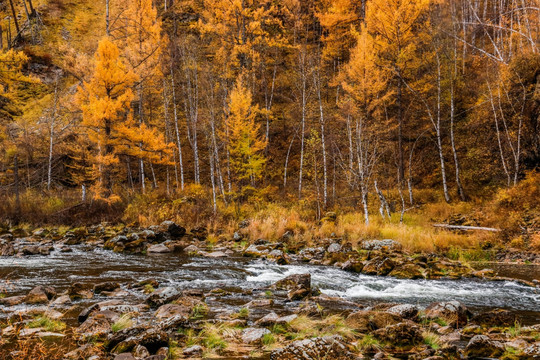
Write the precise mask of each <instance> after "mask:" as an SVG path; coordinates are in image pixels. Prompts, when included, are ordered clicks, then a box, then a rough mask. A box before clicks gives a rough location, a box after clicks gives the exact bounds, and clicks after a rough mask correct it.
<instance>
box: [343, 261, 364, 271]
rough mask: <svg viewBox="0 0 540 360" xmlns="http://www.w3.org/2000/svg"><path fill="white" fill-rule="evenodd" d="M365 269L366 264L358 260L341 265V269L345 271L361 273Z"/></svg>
mask: <svg viewBox="0 0 540 360" xmlns="http://www.w3.org/2000/svg"><path fill="white" fill-rule="evenodd" d="M363 268H364V263H363V262H361V261H358V260H356V259H349V260H347V261H345V262H344V263H343V265H341V269H342V270H345V271H351V272H356V273H359V272H361V271H362V269H363Z"/></svg>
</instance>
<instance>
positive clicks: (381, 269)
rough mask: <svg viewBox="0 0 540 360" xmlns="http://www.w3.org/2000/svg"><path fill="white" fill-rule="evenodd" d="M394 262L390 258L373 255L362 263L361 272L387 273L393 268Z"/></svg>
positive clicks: (382, 274)
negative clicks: (373, 256)
mask: <svg viewBox="0 0 540 360" xmlns="http://www.w3.org/2000/svg"><path fill="white" fill-rule="evenodd" d="M394 266H395V264H394V262H393V261H392V259H390V258H386V257H375V258H374V259H371V260H369V261H367V262H366V263H365V264H364V268H363V269H362V272H363V273H364V274H367V275H381V276H385V275H388V274H389V273H390V272H391V271H392V270H393V269H394Z"/></svg>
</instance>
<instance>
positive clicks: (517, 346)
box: [504, 339, 540, 355]
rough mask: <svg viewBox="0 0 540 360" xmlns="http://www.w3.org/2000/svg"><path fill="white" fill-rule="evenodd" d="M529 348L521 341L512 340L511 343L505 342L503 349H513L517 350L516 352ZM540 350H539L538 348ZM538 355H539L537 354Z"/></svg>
mask: <svg viewBox="0 0 540 360" xmlns="http://www.w3.org/2000/svg"><path fill="white" fill-rule="evenodd" d="M528 346H529V343H528V342H527V341H525V340H523V339H514V340H512V341H507V342H505V343H504V347H505V348H508V347H511V348H513V349H518V350H523V349H525V348H526V347H528ZM539 350H540V348H539ZM539 355H540V353H539Z"/></svg>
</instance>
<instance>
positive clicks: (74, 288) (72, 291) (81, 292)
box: [67, 282, 93, 299]
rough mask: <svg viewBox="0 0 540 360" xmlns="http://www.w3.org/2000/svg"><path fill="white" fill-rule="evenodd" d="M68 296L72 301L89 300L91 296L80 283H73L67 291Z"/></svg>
mask: <svg viewBox="0 0 540 360" xmlns="http://www.w3.org/2000/svg"><path fill="white" fill-rule="evenodd" d="M67 293H68V295H69V297H70V298H72V299H91V298H92V296H93V294H92V292H90V291H88V290H87V289H86V288H85V285H84V284H82V283H78V282H77V283H74V284H71V286H70V287H69V289H68V292H67Z"/></svg>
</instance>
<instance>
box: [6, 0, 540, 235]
mask: <svg viewBox="0 0 540 360" xmlns="http://www.w3.org/2000/svg"><path fill="white" fill-rule="evenodd" d="M538 6H539V4H538V3H537V1H535V0H475V1H465V0H464V1H445V0H419V1H401V0H391V1H387V0H370V1H352V0H318V1H314V2H303V1H299V0H280V1H277V0H235V1H225V0H223V1H222V0H219V1H214V0H212V1H210V0H208V1H206V0H175V1H172V0H164V1H154V2H152V1H151V0H138V1H129V2H119V1H114V0H107V1H105V3H102V2H89V1H83V0H65V1H61V0H23V1H22V2H21V1H14V0H9V1H4V2H3V3H2V5H1V7H0V12H1V17H2V21H1V23H0V24H1V28H0V35H1V36H0V38H1V39H2V40H1V41H0V47H1V54H0V84H1V85H2V86H1V87H2V89H1V91H2V92H1V94H0V96H1V98H0V100H1V102H0V143H1V147H0V194H1V196H2V197H3V198H4V199H5V201H3V205H0V208H1V209H2V212H3V213H4V214H2V216H1V217H2V218H3V219H4V221H8V222H13V221H16V222H17V221H21V222H25V221H26V222H42V223H47V222H58V221H62V220H58V218H60V219H64V218H63V216H65V215H66V212H67V213H76V214H79V215H80V213H79V212H78V211H74V212H72V211H71V210H69V209H71V207H72V206H75V207H77V206H80V205H81V204H92V205H87V206H90V207H91V206H94V207H97V208H98V209H99V210H96V211H95V212H96V213H97V215H96V214H92V215H88V222H92V221H94V222H95V221H96V220H97V221H99V220H107V219H110V220H118V219H122V216H124V218H123V219H124V220H125V221H136V222H143V223H144V222H152V221H154V222H155V221H158V220H164V218H165V217H167V215H170V212H171V211H172V212H174V211H178V207H179V206H180V205H179V202H182V201H181V199H184V200H186V199H191V200H192V203H193V202H195V203H197V206H196V207H197V208H204V209H202V210H200V209H199V210H197V211H196V212H197V213H201V218H204V219H211V218H213V219H215V218H217V217H221V218H223V219H233V218H234V219H241V218H242V217H245V215H246V213H249V212H251V211H252V210H253V209H255V210H253V211H259V210H261V208H262V207H264V205H263V204H270V203H274V204H275V203H277V204H280V205H282V206H285V207H286V208H287V207H290V206H291V205H292V206H299V207H301V208H302V209H305V211H306V213H309V214H310V215H309V217H311V219H312V220H313V219H316V220H320V219H321V218H323V217H324V216H325V214H326V213H327V212H334V211H338V210H339V209H342V210H343V212H345V211H354V212H357V213H358V216H361V217H362V218H363V222H364V223H365V224H369V223H370V221H373V218H374V217H377V219H378V218H382V219H385V218H388V219H391V217H392V214H397V216H398V218H399V221H400V222H403V221H404V218H405V220H406V218H407V216H406V215H407V212H409V211H411V213H414V212H415V211H416V212H418V211H420V212H422V211H423V210H425V206H424V205H426V204H430V203H431V204H432V203H439V204H440V206H439V207H444V205H441V204H444V203H446V204H454V205H452V206H456V204H458V205H457V206H458V209H457V210H458V212H459V210H464V211H467V210H470V207H471V206H472V205H471V204H475V205H474V206H475V207H479V206H480V205H478V204H479V203H482V204H484V203H485V202H486V199H488V200H489V199H493V198H494V197H496V198H497V199H498V200H497V201H495V202H496V203H497V204H495V205H493V202H492V203H491V204H490V206H501V202H502V203H504V202H505V200H504V198H505V196H506V197H512V196H510V195H509V194H508V193H506V195H505V194H503V193H501V191H502V192H504V191H506V192H508V191H510V192H511V191H514V192H518V193H520V191H521V192H522V194H521V195H522V196H523V197H525V198H526V197H527V193H526V192H527V191H531V189H530V187H531V186H532V187H533V189H532V191H533V193H532V194H530V195H531V196H532V195H533V194H538V191H539V190H538V186H537V182H538V179H539V177H538V174H537V168H538V164H539V163H540V54H539V50H538V47H539V40H540V37H539V33H540V11H539V8H538ZM524 179H528V180H527V181H528V182H527V184H529V185H530V186H527V185H525V186H524V185H522V187H524V188H525V190H512V189H514V188H515V187H516V186H518V185H519V184H520V182H522V181H523V180H524ZM527 189H528V190H527ZM524 191H525V193H523V192H524ZM498 192H499V193H498ZM497 194H498V195H497ZM501 198H502V200H501ZM191 200H190V201H191ZM184 202H185V201H184ZM187 202H189V201H187ZM533 202H535V201H534V200H533ZM164 203H167V205H164ZM152 204H153V205H152ZM156 204H160V205H159V206H158V205H156ZM467 204H469V205H467ZM254 205H255V207H253V206H254ZM503 205H504V204H503ZM507 205H508V204H507ZM423 206H424V207H423ZM459 206H461V207H464V208H465V209H461V208H459ZM520 206H521V205H520ZM535 206H536V207H537V205H532V207H533V208H534V207H535ZM175 207H176V210H173V209H174V208H175ZM140 208H146V209H147V210H146V213H145V210H144V209H140ZM525 208H530V206H525ZM66 209H68V210H66ZM107 209H108V210H107ZM247 209H251V210H247ZM418 209H420V210H418ZM453 210H456V209H453ZM193 211H194V210H192V212H193ZM441 211H442V212H448V210H444V211H443V210H441ZM487 211H488V212H490V211H491V210H487ZM130 212H131V213H132V214H133V213H135V212H140V213H139V214H138V215H137V216H135V217H134V216H132V215H130ZM161 212H162V213H166V214H162V215H161V217H160V215H159V214H160V213H161ZM187 212H189V211H186V213H187ZM338 212H339V211H338ZM86 213H87V214H88V213H92V211H87V212H86ZM106 213H108V214H109V215H103V214H106ZM58 214H60V216H57V215H58ZM99 214H101V215H99ZM111 214H112V215H111ZM122 214H123V215H122ZM536 215H537V213H536V214H533V217H535V216H536ZM96 216H97V217H96ZM100 216H102V217H100ZM478 216H479V215H478ZM195 217H196V219H195V220H193V219H190V221H195V222H199V221H201V220H200V219H199V216H198V215H197V216H195ZM504 217H506V215H504ZM192 218H193V217H192ZM126 219H127V220H126ZM68 220H69V221H74V220H73V219H66V221H68ZM183 220H185V221H188V220H187V219H183ZM482 220H485V221H487V222H488V223H489V222H490V221H491V222H496V220H493V219H492V220H490V219H489V216H484V219H482ZM204 221H206V220H204ZM377 221H379V220H377ZM473 222H474V221H473ZM477 222H478V220H477ZM533 235H534V234H533Z"/></svg>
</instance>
